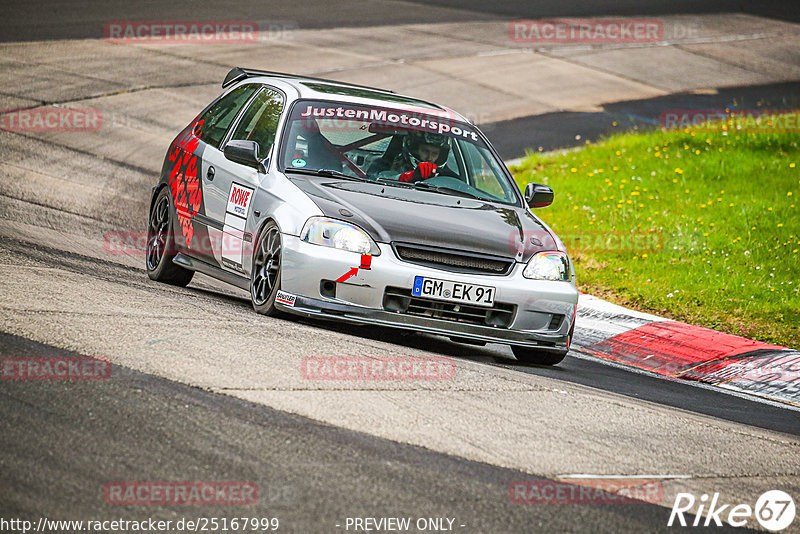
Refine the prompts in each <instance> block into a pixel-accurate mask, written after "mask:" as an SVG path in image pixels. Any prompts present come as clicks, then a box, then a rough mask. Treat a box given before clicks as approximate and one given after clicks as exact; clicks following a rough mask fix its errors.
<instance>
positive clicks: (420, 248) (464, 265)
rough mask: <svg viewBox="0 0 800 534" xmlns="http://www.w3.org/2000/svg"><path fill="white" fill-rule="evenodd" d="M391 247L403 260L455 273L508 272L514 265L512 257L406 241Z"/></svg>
mask: <svg viewBox="0 0 800 534" xmlns="http://www.w3.org/2000/svg"><path fill="white" fill-rule="evenodd" d="M392 248H394V252H395V254H396V255H397V257H398V258H400V259H401V260H403V261H407V262H409V263H416V264H418V265H425V266H426V267H434V268H437V269H442V270H445V271H452V272H457V273H473V274H497V275H502V274H508V273H509V272H511V269H512V268H513V267H514V260H513V259H510V258H502V257H499V256H488V255H484V254H472V253H469V252H461V251H457V250H450V249H445V248H438V247H428V246H424V245H411V244H408V243H392Z"/></svg>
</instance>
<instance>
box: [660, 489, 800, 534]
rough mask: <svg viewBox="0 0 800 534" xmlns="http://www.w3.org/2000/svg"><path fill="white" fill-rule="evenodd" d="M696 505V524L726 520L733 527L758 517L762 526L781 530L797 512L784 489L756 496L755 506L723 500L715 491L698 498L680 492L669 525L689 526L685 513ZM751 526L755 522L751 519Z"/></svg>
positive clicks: (694, 522)
mask: <svg viewBox="0 0 800 534" xmlns="http://www.w3.org/2000/svg"><path fill="white" fill-rule="evenodd" d="M695 505H697V512H696V513H695V517H694V521H693V522H692V523H691V526H693V527H698V526H703V527H708V526H712V525H713V526H717V527H721V526H723V523H727V524H728V525H731V526H734V527H745V526H748V523H750V522H751V521H752V520H753V519H755V520H756V521H757V522H758V524H760V525H761V526H762V527H763V528H765V529H767V530H770V531H772V532H778V531H780V530H783V529H785V528H787V527H788V526H789V525H791V524H792V522H793V521H794V517H795V513H796V509H795V503H794V499H792V496H791V495H789V494H788V493H786V492H785V491H781V490H770V491H767V492H764V493H763V494H762V495H761V496H760V497H759V498H758V499H757V500H756V502H755V505H754V506H751V505H750V504H746V503H741V504H736V505H733V504H724V501H723V500H722V499H721V498H720V494H719V493H714V495H713V496H709V495H708V494H703V495H701V496H700V498H699V499H698V498H696V497H695V496H694V495H692V494H691V493H678V495H676V496H675V502H674V503H673V505H672V510H671V512H670V514H669V519H668V520H667V526H668V527H671V526H673V525H674V526H678V525H680V526H682V527H686V526H690V525H689V523H688V522H687V520H686V518H685V517H684V513H689V511H690V510H691V509H692V508H694V506H695ZM704 515H705V517H704ZM749 526H755V525H753V524H752V523H750V525H749Z"/></svg>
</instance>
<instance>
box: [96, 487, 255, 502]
mask: <svg viewBox="0 0 800 534" xmlns="http://www.w3.org/2000/svg"><path fill="white" fill-rule="evenodd" d="M103 498H104V499H105V501H106V503H108V504H111V505H124V506H142V505H144V506H147V505H154V506H191V505H194V506H206V505H220V506H222V505H240V506H241V505H249V504H255V503H256V502H258V485H257V484H255V483H253V482H109V483H108V484H106V485H105V486H104V487H103Z"/></svg>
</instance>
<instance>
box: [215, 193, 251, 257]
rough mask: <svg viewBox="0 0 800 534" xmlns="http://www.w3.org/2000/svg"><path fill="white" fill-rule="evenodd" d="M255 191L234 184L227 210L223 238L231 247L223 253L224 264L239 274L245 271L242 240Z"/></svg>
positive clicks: (229, 195) (243, 243)
mask: <svg viewBox="0 0 800 534" xmlns="http://www.w3.org/2000/svg"><path fill="white" fill-rule="evenodd" d="M253 191H254V190H253V189H252V188H251V187H247V186H244V185H242V184H238V183H236V182H233V183H232V184H231V189H230V192H229V194H228V205H227V207H226V208H225V225H224V226H223V228H222V238H223V241H230V243H231V246H229V247H226V248H225V249H224V250H223V251H222V264H223V265H224V266H225V267H228V268H230V269H233V270H235V271H239V272H243V271H244V269H243V267H242V257H243V256H244V248H245V242H244V241H243V240H242V236H243V234H244V233H245V224H246V223H247V214H248V212H249V211H250V203H251V201H252V199H253Z"/></svg>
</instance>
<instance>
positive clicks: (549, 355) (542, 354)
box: [511, 345, 567, 365]
mask: <svg viewBox="0 0 800 534" xmlns="http://www.w3.org/2000/svg"><path fill="white" fill-rule="evenodd" d="M511 350H512V351H513V352H514V356H515V357H516V358H517V360H518V361H520V362H522V363H532V364H535V365H556V364H557V363H561V361H562V360H563V359H564V358H565V357H566V356H567V353H566V352H547V351H543V350H539V349H533V348H531V347H519V346H516V345H512V346H511Z"/></svg>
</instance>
